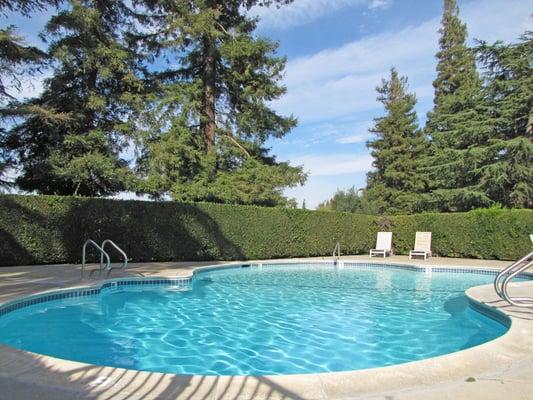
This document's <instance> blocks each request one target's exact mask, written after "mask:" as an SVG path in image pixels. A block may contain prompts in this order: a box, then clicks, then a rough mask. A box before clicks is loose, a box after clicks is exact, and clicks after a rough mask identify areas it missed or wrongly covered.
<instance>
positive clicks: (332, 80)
mask: <svg viewBox="0 0 533 400" xmlns="http://www.w3.org/2000/svg"><path fill="white" fill-rule="evenodd" d="M529 9H530V3H529V1H526V0H516V1H513V2H507V1H505V0H479V1H476V2H475V4H473V3H468V4H467V5H466V6H465V7H464V10H463V11H462V13H461V14H462V17H463V19H465V20H466V21H467V24H468V26H469V32H470V37H471V38H474V37H475V38H481V39H487V40H489V41H491V40H495V39H496V38H499V39H503V40H514V39H515V38H516V37H517V36H518V34H520V33H521V32H523V31H525V30H526V28H527V24H528V23H530V20H529V17H528V12H529ZM509 21H513V23H512V24H510V23H509ZM439 22H440V17H437V18H434V19H431V20H429V21H426V22H425V23H422V24H420V25H417V26H410V27H407V28H405V29H403V30H401V31H399V32H387V31H386V32H383V33H381V34H378V35H374V36H369V37H365V38H363V39H360V40H356V41H353V42H351V43H348V44H346V45H344V46H342V47H339V48H334V49H326V50H323V51H321V52H319V53H316V54H313V55H310V56H306V57H301V58H297V59H294V60H291V61H289V63H288V64H287V68H286V75H285V80H284V82H285V84H286V85H287V88H288V92H287V95H285V96H284V97H283V98H281V99H280V100H279V101H277V102H276V103H275V106H276V108H278V109H279V110H280V111H282V112H284V113H293V114H295V115H296V116H297V117H298V118H299V121H300V122H301V123H303V124H309V123H317V122H320V121H326V120H332V119H335V118H340V117H344V116H348V115H354V114H355V113H363V112H368V111H373V110H376V112H378V111H379V110H380V106H379V104H378V103H377V102H376V101H375V87H376V86H377V85H378V84H379V83H380V81H381V78H383V77H386V76H387V75H388V71H389V68H390V67H391V66H396V67H397V68H398V69H399V72H400V73H401V74H403V75H407V76H408V77H409V81H410V85H411V90H413V89H415V90H416V92H417V96H418V98H419V100H420V101H421V102H425V104H426V105H431V97H432V93H433V89H432V86H431V82H432V80H433V79H434V76H435V57H434V55H435V53H436V51H437V46H438V34H437V30H438V27H439ZM494 26H498V27H501V28H499V29H498V30H497V31H495V30H494V29H493V28H494Z"/></svg>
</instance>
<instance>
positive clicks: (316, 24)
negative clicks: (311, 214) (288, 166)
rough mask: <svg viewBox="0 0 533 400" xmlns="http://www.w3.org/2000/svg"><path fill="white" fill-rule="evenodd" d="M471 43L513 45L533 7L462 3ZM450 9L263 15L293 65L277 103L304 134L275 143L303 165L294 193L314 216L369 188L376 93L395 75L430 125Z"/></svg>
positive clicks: (343, 8) (333, 6)
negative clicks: (404, 79) (337, 197)
mask: <svg viewBox="0 0 533 400" xmlns="http://www.w3.org/2000/svg"><path fill="white" fill-rule="evenodd" d="M458 3H459V7H460V15H461V18H462V19H463V21H465V22H466V23H467V26H468V31H469V35H470V40H471V41H472V40H473V38H478V39H483V40H487V41H489V42H492V41H495V40H498V39H500V40H504V41H514V40H515V39H516V38H517V37H518V36H519V35H520V34H521V33H523V32H524V31H526V30H527V29H532V28H533V19H532V18H531V17H530V14H531V12H533V7H532V6H531V2H530V1H529V0H524V1H521V0H470V1H468V0H464V1H459V2H458ZM442 4H443V1H440V0H296V1H295V2H294V3H293V4H291V5H289V6H287V7H284V8H281V9H279V10H277V9H275V8H271V9H260V10H257V11H256V13H257V14H258V15H259V16H260V17H261V18H262V21H261V23H260V25H259V32H260V34H262V35H265V36H268V37H270V38H272V39H275V40H277V41H279V43H280V47H279V53H280V54H283V55H286V56H287V57H288V62H287V68H286V74H285V78H284V83H285V85H286V86H287V89H288V92H287V94H286V96H285V97H284V98H282V99H280V100H279V101H277V102H275V103H274V107H275V108H276V109H277V110H278V111H279V112H281V113H283V114H291V113H292V114H294V115H295V116H296V117H298V120H299V125H298V127H297V128H296V129H294V130H293V131H292V132H291V133H290V134H289V135H287V136H286V137H285V138H283V139H281V140H275V141H271V142H270V145H271V147H272V151H273V153H274V154H276V155H277V156H278V159H280V160H290V161H291V163H292V164H294V165H303V166H304V169H305V170H306V171H307V172H309V174H310V176H309V178H308V181H307V183H306V184H305V186H303V187H298V188H293V189H289V190H287V192H286V193H287V195H289V196H291V197H295V198H296V199H297V200H298V202H299V204H301V202H302V201H303V200H304V199H305V201H306V204H307V206H308V207H313V208H314V207H315V206H316V205H317V204H318V203H320V202H321V201H323V200H326V199H328V198H330V197H331V196H332V195H333V193H334V192H335V191H336V190H337V189H338V188H339V189H346V188H349V187H351V186H353V185H355V186H356V187H357V188H361V187H364V185H365V177H366V173H367V172H368V170H369V169H370V168H371V162H372V159H371V157H370V156H369V151H368V149H367V148H366V145H365V142H366V141H367V140H368V139H369V138H370V136H369V134H368V128H369V127H370V126H371V125H372V119H373V118H374V117H377V116H380V115H382V108H381V105H380V104H379V103H377V102H376V100H375V98H376V94H375V87H376V86H377V85H378V84H379V83H380V81H381V78H382V77H387V75H388V73H389V69H390V67H392V66H395V67H397V68H398V70H399V72H400V73H401V74H403V75H407V76H408V78H409V84H410V89H411V91H414V92H415V93H416V94H417V97H418V105H417V111H418V115H419V119H420V121H421V123H423V122H424V121H425V115H426V113H427V111H429V110H430V109H431V106H432V102H433V87H432V81H433V79H434V78H435V64H436V61H435V57H434V55H435V53H436V51H437V46H438V33H437V30H438V28H439V22H440V19H441V14H442Z"/></svg>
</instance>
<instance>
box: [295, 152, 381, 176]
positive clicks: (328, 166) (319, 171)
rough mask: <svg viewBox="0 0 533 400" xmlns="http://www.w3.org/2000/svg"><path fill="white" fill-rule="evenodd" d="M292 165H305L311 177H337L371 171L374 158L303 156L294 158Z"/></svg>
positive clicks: (363, 155)
mask: <svg viewBox="0 0 533 400" xmlns="http://www.w3.org/2000/svg"><path fill="white" fill-rule="evenodd" d="M291 163H292V164H294V165H303V167H304V170H305V171H307V172H309V175H310V176H337V175H344V174H353V173H359V172H367V171H369V170H370V168H371V167H372V157H370V155H369V154H332V155H303V156H299V157H298V156H297V157H293V158H292V159H291Z"/></svg>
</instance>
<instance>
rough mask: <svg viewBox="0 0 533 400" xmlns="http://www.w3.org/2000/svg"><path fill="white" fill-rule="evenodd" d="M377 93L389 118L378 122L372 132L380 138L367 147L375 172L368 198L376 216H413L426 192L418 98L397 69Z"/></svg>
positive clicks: (422, 135)
mask: <svg viewBox="0 0 533 400" xmlns="http://www.w3.org/2000/svg"><path fill="white" fill-rule="evenodd" d="M376 91H377V92H378V97H377V99H378V101H379V102H381V103H382V104H383V105H384V107H385V111H386V114H385V116H383V117H379V118H375V119H374V127H373V128H371V129H370V132H372V133H373V134H374V135H375V136H376V138H375V139H373V140H371V141H369V142H368V143H367V146H368V147H369V148H370V149H371V150H372V151H371V155H372V157H373V158H374V162H373V164H372V165H373V167H374V170H373V171H371V172H369V173H368V175H367V189H366V191H365V193H364V198H365V200H366V201H368V202H370V203H371V204H372V207H373V209H374V211H375V212H376V213H383V212H387V213H400V212H411V211H413V210H416V207H417V202H418V197H419V193H422V192H424V191H425V190H426V182H425V180H424V178H423V177H422V176H421V175H420V173H419V169H420V162H421V160H422V156H423V155H424V154H425V151H426V148H427V142H426V138H425V136H424V134H423V132H422V131H421V130H420V129H419V127H418V121H417V116H416V111H415V110H414V107H415V105H416V96H415V95H414V94H411V93H407V78H406V77H400V76H399V75H398V72H397V71H396V69H394V68H392V69H391V74H390V79H389V80H385V79H383V80H382V84H381V86H379V87H377V88H376Z"/></svg>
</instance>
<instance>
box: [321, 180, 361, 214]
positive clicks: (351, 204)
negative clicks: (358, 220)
mask: <svg viewBox="0 0 533 400" xmlns="http://www.w3.org/2000/svg"><path fill="white" fill-rule="evenodd" d="M317 210H320V211H345V212H352V213H363V212H364V211H365V210H364V209H363V204H362V199H361V196H360V195H359V191H358V190H357V189H356V188H355V186H352V187H351V188H349V189H347V190H337V191H336V192H335V194H334V195H333V197H332V198H331V199H329V200H326V201H324V202H322V203H320V204H319V205H318V207H317Z"/></svg>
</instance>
